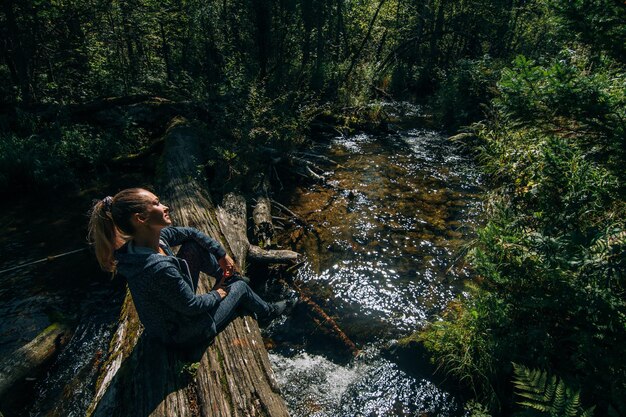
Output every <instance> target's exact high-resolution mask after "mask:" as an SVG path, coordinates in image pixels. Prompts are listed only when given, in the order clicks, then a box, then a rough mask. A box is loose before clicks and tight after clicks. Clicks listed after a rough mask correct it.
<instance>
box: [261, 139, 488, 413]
mask: <svg viewBox="0 0 626 417" xmlns="http://www.w3.org/2000/svg"><path fill="white" fill-rule="evenodd" d="M315 152H317V153H320V154H322V155H324V156H325V157H328V158H331V159H332V160H333V161H335V162H336V163H337V164H336V165H335V166H332V167H331V168H329V170H328V171H327V172H326V173H325V175H326V178H327V182H326V184H318V185H313V186H302V187H299V188H297V189H296V190H295V192H293V191H291V192H290V193H289V195H288V196H287V198H285V201H284V204H285V205H286V206H288V207H289V208H290V209H292V211H294V212H295V213H297V214H298V215H299V216H300V217H301V218H302V219H303V221H304V224H305V226H302V227H301V229H302V230H301V231H298V228H296V229H295V230H291V232H290V233H289V234H288V236H287V237H286V239H285V241H284V244H285V245H286V246H287V245H288V246H291V247H292V248H293V249H294V250H297V251H299V252H301V253H303V254H306V257H307V263H306V265H305V267H303V268H302V269H300V271H299V272H298V276H297V279H298V280H299V282H300V283H301V285H303V286H304V287H306V288H308V289H310V292H311V293H313V294H318V296H317V297H315V299H316V301H317V302H318V303H319V304H320V305H321V306H322V307H323V308H324V309H325V310H326V312H327V313H328V314H330V315H331V316H333V317H334V318H335V319H336V321H337V322H338V324H339V326H340V327H341V328H342V330H343V331H344V332H345V333H346V334H347V335H348V336H349V337H350V338H351V339H352V340H354V341H355V342H356V344H357V346H358V347H359V348H361V349H362V352H361V354H360V355H358V356H357V357H356V358H354V359H349V360H346V359H345V355H340V354H339V353H341V347H340V346H337V345H336V344H334V343H333V341H331V340H327V339H325V337H324V335H320V334H319V332H316V331H315V328H314V327H312V326H310V325H308V324H307V323H305V322H304V321H306V320H307V317H306V316H305V315H303V314H297V311H296V314H294V315H292V317H290V318H289V319H288V320H286V321H284V322H283V323H278V324H274V325H273V328H270V330H269V331H266V334H267V336H268V337H271V338H273V339H274V340H277V342H276V347H275V348H274V349H273V350H272V351H271V352H270V357H271V360H272V363H273V365H274V369H275V371H276V373H277V376H278V379H279V381H280V383H281V385H282V389H283V392H284V394H285V397H286V399H287V402H288V404H289V407H290V409H291V410H292V412H293V415H294V416H316V417H322V416H370V415H371V416H424V415H428V416H452V415H460V414H462V405H460V404H459V403H458V401H457V400H456V399H455V398H454V397H453V396H452V395H451V394H450V393H448V392H445V391H443V390H441V389H439V388H438V387H437V386H436V385H435V384H434V383H433V382H432V375H430V374H429V372H430V368H429V367H423V366H422V367H421V369H420V365H419V363H417V362H418V361H417V360H415V362H414V363H412V361H411V359H410V358H409V359H408V360H407V358H398V357H395V356H394V355H390V354H388V346H389V345H391V344H392V343H393V341H394V340H395V339H397V338H399V337H402V336H407V335H409V334H410V333H411V332H414V331H416V330H418V329H419V328H421V327H422V326H423V325H424V323H425V322H426V321H427V320H428V319H432V318H433V317H434V316H435V315H436V314H437V313H440V312H441V311H442V309H443V308H444V306H445V305H446V303H447V302H448V301H450V300H451V299H452V298H453V297H455V296H456V295H457V294H458V293H459V292H460V291H462V290H463V282H464V280H466V279H467V278H468V274H469V273H468V271H467V270H466V269H465V268H464V265H463V262H462V256H461V255H462V253H463V248H464V245H465V244H466V243H467V242H468V240H469V239H470V238H471V236H472V231H473V230H475V227H476V224H477V222H478V221H479V215H480V201H481V200H480V198H481V194H482V187H481V181H480V176H479V174H478V172H477V170H476V169H475V167H474V166H473V164H472V161H471V158H469V157H467V156H465V155H464V154H463V152H462V151H461V150H460V149H459V147H458V146H457V145H456V144H455V143H452V142H450V141H448V140H447V139H446V137H445V136H444V135H442V134H440V133H438V132H435V131H432V130H426V129H402V130H399V131H398V132H397V133H394V134H384V135H370V134H356V135H352V136H344V137H335V138H332V139H331V140H329V141H322V142H321V143H320V144H318V147H317V148H316V149H315ZM298 330H299V331H298Z"/></svg>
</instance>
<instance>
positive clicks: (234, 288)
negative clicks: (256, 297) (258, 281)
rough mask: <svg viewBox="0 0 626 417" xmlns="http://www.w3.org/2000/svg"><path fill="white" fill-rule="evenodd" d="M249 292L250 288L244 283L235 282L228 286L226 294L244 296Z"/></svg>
mask: <svg viewBox="0 0 626 417" xmlns="http://www.w3.org/2000/svg"><path fill="white" fill-rule="evenodd" d="M249 291H250V287H249V286H248V284H246V283H245V282H244V281H235V282H233V283H232V284H230V285H229V286H228V292H229V293H234V294H245V293H247V292H249Z"/></svg>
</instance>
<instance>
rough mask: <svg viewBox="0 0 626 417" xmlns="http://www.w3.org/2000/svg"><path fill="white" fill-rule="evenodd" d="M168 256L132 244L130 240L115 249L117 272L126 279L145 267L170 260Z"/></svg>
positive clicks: (155, 265)
mask: <svg viewBox="0 0 626 417" xmlns="http://www.w3.org/2000/svg"><path fill="white" fill-rule="evenodd" d="M168 258H169V256H161V255H159V254H157V253H156V252H155V251H153V250H151V249H148V248H142V247H138V246H133V245H132V243H131V242H127V243H126V244H124V246H122V247H121V248H119V249H118V250H116V251H115V259H116V260H117V272H119V273H120V274H122V275H123V276H125V277H126V278H127V279H129V278H132V277H134V276H136V275H139V274H141V273H142V272H143V271H144V270H145V269H147V268H150V269H152V268H155V267H157V265H158V264H159V263H162V262H170V261H169V259H168ZM157 268H158V267H157Z"/></svg>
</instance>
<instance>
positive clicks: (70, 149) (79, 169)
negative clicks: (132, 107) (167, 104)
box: [0, 118, 145, 192]
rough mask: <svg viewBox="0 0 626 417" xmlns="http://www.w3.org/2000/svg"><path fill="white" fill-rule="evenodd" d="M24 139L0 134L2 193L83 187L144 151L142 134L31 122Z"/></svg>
mask: <svg viewBox="0 0 626 417" xmlns="http://www.w3.org/2000/svg"><path fill="white" fill-rule="evenodd" d="M26 120H27V121H26V122H25V124H26V125H28V126H24V128H23V129H21V130H23V133H27V132H30V134H26V135H20V134H16V133H2V134H0V192H7V191H15V190H22V191H23V190H24V189H26V190H41V189H51V188H55V187H64V186H69V185H73V186H76V185H79V184H80V183H81V179H83V177H85V174H90V175H93V173H94V172H95V171H96V170H97V169H98V168H99V167H101V166H102V165H103V164H105V163H108V162H109V161H110V160H111V159H113V158H114V157H115V156H118V155H120V154H125V153H130V152H132V151H135V150H137V149H139V148H140V147H141V146H142V145H143V144H144V141H145V138H144V136H143V133H142V131H141V130H137V129H135V128H133V127H131V126H123V127H121V128H120V129H119V130H118V129H113V130H101V129H98V128H95V127H93V126H89V125H81V124H74V125H71V126H64V125H54V126H52V127H49V128H41V127H37V126H36V124H31V122H30V119H28V118H27V119H26Z"/></svg>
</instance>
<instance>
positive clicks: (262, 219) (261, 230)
mask: <svg viewBox="0 0 626 417" xmlns="http://www.w3.org/2000/svg"><path fill="white" fill-rule="evenodd" d="M252 220H253V221H254V237H256V240H257V242H258V244H259V245H260V246H261V247H263V248H270V247H271V246H272V243H273V240H274V225H273V224H272V203H271V202H270V199H269V198H267V197H259V199H258V200H257V203H256V206H254V210H252Z"/></svg>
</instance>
